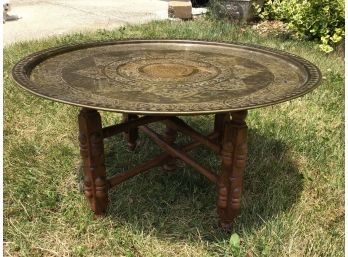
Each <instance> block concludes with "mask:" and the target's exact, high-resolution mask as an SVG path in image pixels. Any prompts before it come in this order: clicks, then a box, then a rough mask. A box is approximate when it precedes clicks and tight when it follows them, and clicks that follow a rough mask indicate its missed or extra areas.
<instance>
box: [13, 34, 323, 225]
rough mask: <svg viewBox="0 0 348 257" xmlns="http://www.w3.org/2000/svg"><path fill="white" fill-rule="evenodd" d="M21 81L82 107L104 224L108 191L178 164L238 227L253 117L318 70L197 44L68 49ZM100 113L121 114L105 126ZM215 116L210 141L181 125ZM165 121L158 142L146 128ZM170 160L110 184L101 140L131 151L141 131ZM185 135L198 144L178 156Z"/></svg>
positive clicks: (94, 204)
mask: <svg viewBox="0 0 348 257" xmlns="http://www.w3.org/2000/svg"><path fill="white" fill-rule="evenodd" d="M12 73H13V77H14V79H15V80H16V82H17V83H18V84H19V85H20V86H22V87H23V88H24V89H26V90H28V91H30V92H31V93H33V94H36V95H38V96H41V97H44V98H47V99H51V100H53V101H58V102H62V103H67V104H72V105H76V106H80V107H82V109H81V111H80V114H79V116H78V123H79V142H80V152H81V158H82V160H83V165H82V166H83V174H84V180H83V181H84V183H83V184H84V186H83V191H84V194H85V196H86V198H87V199H88V201H89V203H90V206H91V209H92V210H93V212H94V213H95V214H96V215H104V214H105V212H106V209H107V205H108V191H109V190H110V189H111V188H112V187H114V186H117V185H118V184H120V183H122V182H124V181H125V180H127V179H129V178H131V177H134V176H136V175H138V174H140V173H142V172H144V171H147V170H148V169H150V168H153V167H156V166H163V168H164V169H166V170H173V169H175V162H176V160H177V159H180V160H181V161H183V162H185V163H186V164H188V165H190V166H191V167H192V168H194V170H196V171H198V172H199V173H201V174H202V175H203V176H205V177H206V178H208V179H209V180H210V181H211V182H213V183H215V184H216V185H217V191H218V197H217V211H218V214H219V224H220V226H222V227H223V228H226V229H227V228H230V227H231V224H232V222H233V219H234V218H235V217H236V216H237V215H238V214H239V213H240V209H241V195H242V180H243V172H244V169H245V164H246V159H247V125H246V122H245V118H246V116H247V110H249V109H252V108H258V107H264V106H269V105H273V104H276V103H280V102H284V101H288V100H291V99H293V98H296V97H299V96H302V95H304V94H306V93H308V92H309V91H311V90H313V89H314V88H315V87H316V86H317V85H318V84H319V82H320V79H321V74H320V71H319V69H318V68H317V67H316V66H315V65H313V64H312V63H310V62H308V61H307V60H305V59H303V58H300V57H298V56H295V55H292V54H289V53H286V52H282V51H279V50H274V49H270V48H265V47H260V46H252V45H243V44H236V43H217V42H205V41H193V40H125V41H107V42H92V43H84V44H76V45H66V46H61V47H56V48H51V49H47V50H43V51H41V52H37V53H34V54H32V55H30V56H28V57H26V58H24V59H22V60H21V61H19V62H18V63H17V64H16V65H15V67H14V68H13V71H12ZM98 110H103V111H111V112H118V113H122V114H123V122H122V123H119V124H116V125H112V126H108V127H104V128H103V127H102V123H101V117H100V115H99V113H98ZM203 114H214V117H215V119H214V130H213V131H212V133H211V134H209V135H202V134H200V133H198V132H197V130H195V129H194V128H192V127H190V126H189V125H188V124H186V123H185V122H184V120H183V119H181V118H179V117H178V116H182V115H203ZM153 122H163V123H164V124H165V125H166V129H165V131H164V133H163V134H162V135H160V134H158V133H157V132H155V131H154V130H152V129H151V128H149V127H148V126H146V125H147V124H150V123H153ZM139 131H142V132H143V133H145V134H147V135H148V136H149V137H150V138H151V139H152V140H153V141H154V142H155V143H157V145H158V146H159V147H160V148H162V149H163V150H164V153H163V154H161V155H159V156H157V157H155V158H153V159H152V160H149V161H146V162H144V163H142V164H141V165H139V166H137V167H135V168H132V169H131V170H129V171H127V172H124V173H121V174H116V175H113V176H111V177H107V175H106V170H105V165H104V145H103V139H105V138H108V137H111V136H114V135H116V134H119V133H122V132H123V133H125V135H126V138H127V140H128V145H129V147H130V148H131V149H134V148H135V146H136V141H137V137H138V132H139ZM177 132H181V133H184V134H186V135H188V136H190V137H191V139H192V143H190V144H188V145H185V146H182V147H179V146H178V145H176V144H175V139H176V135H177ZM200 145H204V146H206V147H208V148H210V149H211V150H212V151H213V152H215V153H216V154H218V155H220V156H221V170H220V172H219V173H218V174H216V173H214V172H212V171H210V170H208V169H207V168H205V167H203V166H202V165H200V164H199V163H197V162H196V161H195V160H194V159H193V158H192V157H190V155H189V152H190V151H191V150H192V149H194V148H196V147H197V146H200Z"/></svg>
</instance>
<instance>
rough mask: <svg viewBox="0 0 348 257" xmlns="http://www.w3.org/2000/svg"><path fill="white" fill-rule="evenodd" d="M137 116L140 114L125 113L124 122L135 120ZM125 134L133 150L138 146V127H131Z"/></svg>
mask: <svg viewBox="0 0 348 257" xmlns="http://www.w3.org/2000/svg"><path fill="white" fill-rule="evenodd" d="M137 118H138V115H136V114H123V122H127V121H130V120H135V119H137ZM124 135H125V138H126V140H127V142H128V147H129V149H130V150H132V151H133V150H134V149H135V147H136V146H137V139H138V128H132V129H129V130H127V131H126V132H125V133H124Z"/></svg>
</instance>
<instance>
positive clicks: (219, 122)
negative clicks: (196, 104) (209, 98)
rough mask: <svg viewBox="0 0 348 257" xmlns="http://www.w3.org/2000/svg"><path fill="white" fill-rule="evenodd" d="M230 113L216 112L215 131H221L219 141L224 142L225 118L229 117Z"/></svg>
mask: <svg viewBox="0 0 348 257" xmlns="http://www.w3.org/2000/svg"><path fill="white" fill-rule="evenodd" d="M229 116H230V114H229V113H217V114H215V120H214V132H215V133H219V137H218V142H219V143H221V142H222V138H223V136H224V135H223V134H224V124H225V120H226V119H227V118H229Z"/></svg>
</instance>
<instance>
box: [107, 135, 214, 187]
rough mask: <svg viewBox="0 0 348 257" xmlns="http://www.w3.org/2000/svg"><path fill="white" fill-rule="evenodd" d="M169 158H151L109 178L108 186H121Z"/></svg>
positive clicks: (191, 146)
mask: <svg viewBox="0 0 348 257" xmlns="http://www.w3.org/2000/svg"><path fill="white" fill-rule="evenodd" d="M207 137H208V138H210V139H214V138H217V137H218V134H216V133H212V134H210V135H208V136H207ZM200 145H201V142H198V141H196V142H193V143H190V144H188V145H185V146H183V147H182V148H181V151H183V152H189V151H191V150H193V149H195V148H197V147H198V146H200ZM169 158H170V155H169V154H167V153H164V154H161V155H158V156H157V157H155V158H153V159H151V160H149V161H147V162H145V163H142V164H140V165H138V166H136V167H134V168H132V169H131V170H129V171H127V172H123V173H120V174H116V175H113V176H111V177H110V178H108V181H109V186H110V188H112V187H114V186H117V185H118V184H121V183H122V182H124V181H126V180H128V179H130V178H132V177H135V176H137V175H139V174H141V173H144V172H146V171H148V170H149V169H151V168H154V167H156V166H160V165H162V164H164V163H166V162H167V161H168V159H169Z"/></svg>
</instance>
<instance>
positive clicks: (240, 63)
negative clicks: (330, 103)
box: [12, 40, 321, 115]
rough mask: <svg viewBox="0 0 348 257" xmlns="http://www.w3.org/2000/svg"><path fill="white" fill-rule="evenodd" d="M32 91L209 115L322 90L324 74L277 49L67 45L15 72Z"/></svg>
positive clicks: (122, 107)
mask: <svg viewBox="0 0 348 257" xmlns="http://www.w3.org/2000/svg"><path fill="white" fill-rule="evenodd" d="M12 74H13V77H14V79H15V80H16V82H17V83H18V84H19V85H20V86H22V87H23V88H24V89H26V90H28V91H30V92H32V93H34V94H36V95H39V96H42V97H44V98H48V99H52V100H55V101H58V102H63V103H68V104H72V105H77V106H83V107H89V108H94V109H100V110H107V111H115V112H126V113H139V114H160V115H161V114H166V115H184V114H203V113H218V112H227V111H236V110H245V109H251V108H256V107H262V106H268V105H273V104H276V103H280V102H284V101H287V100H290V99H293V98H296V97H299V96H301V95H304V94H306V93H307V92H309V91H311V90H312V89H314V88H315V87H316V86H317V85H318V84H319V82H320V79H321V74H320V71H319V69H318V68H317V67H316V66H315V65H313V64H312V63H310V62H308V61H307V60H305V59H303V58H300V57H298V56H295V55H292V54H289V53H286V52H282V51H279V50H274V49H270V48H265V47H260V46H253V45H243V44H235V43H217V42H205V41H192V40H128V41H107V42H93V43H85V44H78V45H67V46H62V47H56V48H51V49H47V50H43V51H41V52H37V53H34V54H32V55H30V56H28V57H26V58H24V59H22V60H21V61H19V62H18V63H17V64H16V65H15V66H14V68H13V71H12Z"/></svg>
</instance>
